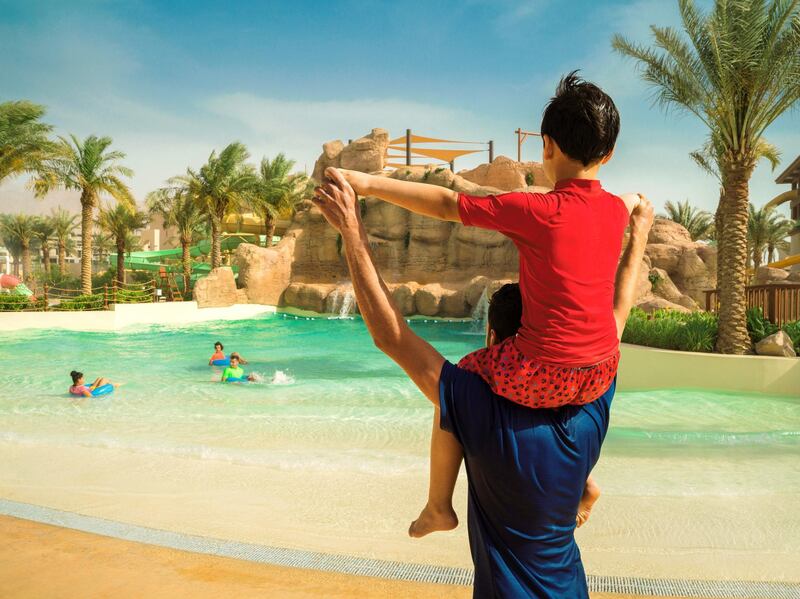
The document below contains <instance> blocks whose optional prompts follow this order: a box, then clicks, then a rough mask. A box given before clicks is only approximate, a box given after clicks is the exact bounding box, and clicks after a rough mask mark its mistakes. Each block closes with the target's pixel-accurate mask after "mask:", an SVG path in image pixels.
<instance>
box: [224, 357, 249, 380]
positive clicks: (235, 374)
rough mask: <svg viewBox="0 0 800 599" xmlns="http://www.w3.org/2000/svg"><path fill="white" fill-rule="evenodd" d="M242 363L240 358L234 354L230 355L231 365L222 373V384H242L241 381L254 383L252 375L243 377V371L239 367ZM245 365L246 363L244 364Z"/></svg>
mask: <svg viewBox="0 0 800 599" xmlns="http://www.w3.org/2000/svg"><path fill="white" fill-rule="evenodd" d="M241 362H242V359H241V357H240V356H239V354H237V353H236V352H233V353H232V354H231V365H230V366H228V367H227V368H226V369H225V370H224V371H223V372H222V382H223V383H227V382H229V381H230V382H243V381H256V380H257V379H256V376H255V375H254V374H252V373H251V374H248V375H247V376H245V374H244V369H243V368H242V367H241V366H240V365H239V364H240V363H241ZM245 363H246V362H245Z"/></svg>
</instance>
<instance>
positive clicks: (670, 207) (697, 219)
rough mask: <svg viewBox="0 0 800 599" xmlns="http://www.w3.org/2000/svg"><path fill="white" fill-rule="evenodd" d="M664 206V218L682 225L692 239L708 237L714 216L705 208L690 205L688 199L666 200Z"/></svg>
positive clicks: (712, 226)
mask: <svg viewBox="0 0 800 599" xmlns="http://www.w3.org/2000/svg"><path fill="white" fill-rule="evenodd" d="M664 208H665V209H666V211H667V214H666V217H665V218H667V219H669V220H671V221H674V222H676V223H678V224H680V225H683V227H684V228H685V229H686V230H687V231H689V235H691V236H692V239H693V240H694V241H697V240H698V239H709V238H710V236H711V232H712V230H713V228H714V217H713V216H711V214H709V213H708V212H706V211H705V210H700V209H698V208H695V207H694V206H691V205H690V204H689V200H684V201H683V202H677V203H673V202H671V201H667V202H666V204H664Z"/></svg>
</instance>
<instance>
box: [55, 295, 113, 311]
mask: <svg viewBox="0 0 800 599" xmlns="http://www.w3.org/2000/svg"><path fill="white" fill-rule="evenodd" d="M104 307H105V296H104V295H103V294H102V293H94V294H91V295H79V296H77V297H75V298H72V299H69V300H64V301H62V302H61V303H60V304H59V305H58V306H57V307H56V308H55V309H56V310H102V309H103V308H104Z"/></svg>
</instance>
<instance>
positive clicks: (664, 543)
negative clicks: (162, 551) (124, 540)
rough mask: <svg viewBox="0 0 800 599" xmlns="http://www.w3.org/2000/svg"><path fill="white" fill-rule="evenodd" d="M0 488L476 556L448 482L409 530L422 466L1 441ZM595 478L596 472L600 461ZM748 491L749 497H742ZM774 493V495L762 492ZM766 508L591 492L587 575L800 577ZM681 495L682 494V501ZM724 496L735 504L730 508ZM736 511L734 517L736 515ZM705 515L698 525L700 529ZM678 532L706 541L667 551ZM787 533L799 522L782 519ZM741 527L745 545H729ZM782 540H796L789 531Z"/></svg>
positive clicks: (449, 557) (362, 544) (423, 552)
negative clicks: (383, 470)
mask: <svg viewBox="0 0 800 599" xmlns="http://www.w3.org/2000/svg"><path fill="white" fill-rule="evenodd" d="M0 455H3V456H4V457H3V460H2V461H0V497H4V498H6V499H10V500H14V501H21V502H27V503H32V504H36V505H42V506H47V507H52V508H56V509H62V510H66V511H71V512H77V513H81V514H87V515H91V516H97V517H102V518H108V519H111V520H117V521H122V522H129V523H133V524H139V525H144V526H149V527H153V528H160V529H166V530H175V531H178V532H183V533H188V534H196V535H201V536H207V537H214V538H221V539H232V540H239V541H244V542H252V543H258V544H263V545H271V546H279V547H288V548H298V549H309V550H314V551H321V552H326V553H335V554H347V555H353V556H360V557H368V558H378V559H384V560H396V561H401V562H412V563H431V564H439V565H445V566H457V567H471V560H470V554H469V548H468V542H467V537H466V525H465V524H466V518H465V516H466V506H465V505H464V504H465V497H466V489H465V487H464V479H463V477H462V478H461V480H460V481H459V487H458V488H457V490H456V498H457V502H456V509H457V511H458V513H459V514H460V515H461V517H462V524H461V525H460V526H459V527H458V529H457V530H455V531H452V532H448V533H437V534H436V535H432V536H430V537H428V538H425V539H421V540H412V539H409V538H408V537H407V536H406V534H405V531H406V529H407V527H408V524H409V522H410V521H411V519H412V518H413V517H415V516H416V515H417V513H418V510H419V508H420V501H421V498H422V497H424V492H425V488H426V477H427V473H426V472H425V471H424V470H423V471H420V472H412V473H404V474H399V473H394V474H392V475H387V476H376V475H375V474H374V473H359V472H358V471H357V470H355V469H353V470H350V471H348V472H347V473H346V476H345V475H344V474H343V473H341V472H336V471H333V472H331V471H324V470H318V471H307V470H301V469H297V470H280V469H275V468H266V467H264V466H255V465H243V464H235V463H229V462H223V461H217V460H200V459H195V458H190V457H179V456H174V455H171V456H162V455H152V454H150V455H144V454H140V453H137V452H132V451H126V450H119V449H116V450H115V449H98V448H86V447H80V446H76V447H66V446H60V447H57V448H56V447H49V446H36V445H24V444H17V443H0ZM598 479H599V481H600V483H601V485H602V484H603V474H602V470H599V472H598ZM742 501H745V503H742ZM770 501H773V500H770ZM770 505H771V507H770V509H769V510H766V511H763V510H760V511H756V510H754V509H752V510H750V512H751V515H750V517H749V518H742V517H741V513H742V512H743V511H744V512H746V511H747V509H748V506H747V505H746V499H741V498H740V499H738V500H736V499H735V498H732V499H731V500H730V501H729V500H727V499H726V498H724V497H721V498H718V499H715V500H714V501H710V499H709V498H705V499H704V500H703V501H702V502H701V501H696V500H695V499H693V498H691V497H665V498H659V497H649V498H647V497H645V498H643V497H625V496H622V497H614V496H613V495H611V494H607V495H605V496H603V497H602V498H601V499H600V502H599V503H598V504H597V507H596V509H595V510H594V511H593V513H592V520H590V522H589V523H588V524H587V525H586V526H584V527H583V528H582V529H581V530H580V531H579V532H578V537H579V542H580V544H581V550H582V553H583V556H584V562H585V565H586V570H587V572H588V573H590V574H601V575H622V576H639V577H648V578H676V577H684V578H694V579H731V578H733V579H738V580H783V581H792V582H796V581H798V576H800V573H798V570H797V568H796V557H797V556H796V553H795V552H793V551H792V550H791V547H790V546H786V547H784V546H775V545H774V543H772V542H771V540H770V539H769V538H767V537H766V536H765V535H763V534H762V535H761V537H764V538H761V537H759V536H758V535H757V533H758V529H759V527H761V526H764V527H765V528H767V529H769V528H771V527H773V526H774V525H775V523H774V522H768V520H769V519H777V520H779V521H780V520H783V521H784V522H788V521H790V518H788V517H787V516H786V514H785V510H790V509H792V505H790V502H789V501H787V500H786V499H785V498H782V497H781V496H776V498H775V499H774V502H773V503H772V504H770ZM687 506H689V507H688V508H687ZM732 506H733V507H732ZM735 522H738V523H739V524H738V525H737V526H732V523H735ZM702 526H708V529H707V532H702V533H698V530H697V529H698V527H702ZM684 531H692V533H693V534H694V535H695V536H696V535H697V534H702V535H704V536H703V538H705V539H706V540H707V545H706V546H705V547H693V548H691V549H687V550H676V549H675V547H676V544H678V546H679V543H680V542H681V541H680V539H681V538H682V537H684V536H685V533H684ZM788 533H789V534H788V537H787V538H789V539H792V538H795V539H796V538H797V537H796V534H800V531H795V532H793V531H788ZM739 535H748V537H746V538H748V539H749V541H748V546H747V550H746V551H745V550H742V549H741V547H739V548H737V547H731V546H728V544H731V545H733V542H734V541H735V540H736V539H737V537H738V536H739ZM787 542H791V541H787Z"/></svg>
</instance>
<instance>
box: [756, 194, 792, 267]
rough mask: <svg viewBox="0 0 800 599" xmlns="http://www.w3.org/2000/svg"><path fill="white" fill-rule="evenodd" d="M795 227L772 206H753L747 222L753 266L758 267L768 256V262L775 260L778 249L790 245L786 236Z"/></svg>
mask: <svg viewBox="0 0 800 599" xmlns="http://www.w3.org/2000/svg"><path fill="white" fill-rule="evenodd" d="M793 228H794V223H793V222H792V221H790V220H789V219H787V218H784V217H783V216H781V215H780V214H777V213H776V212H775V210H774V207H772V206H762V207H761V208H753V206H752V205H750V217H749V219H748V222H747V243H748V246H749V248H750V252H751V255H752V260H753V268H758V267H759V266H761V263H762V261H763V259H764V255H765V254H766V256H767V263H770V262H773V258H774V256H775V250H776V249H783V248H786V247H787V246H788V243H787V242H786V237H787V236H788V235H789V233H790V232H791V230H792V229H793Z"/></svg>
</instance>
